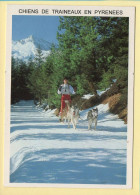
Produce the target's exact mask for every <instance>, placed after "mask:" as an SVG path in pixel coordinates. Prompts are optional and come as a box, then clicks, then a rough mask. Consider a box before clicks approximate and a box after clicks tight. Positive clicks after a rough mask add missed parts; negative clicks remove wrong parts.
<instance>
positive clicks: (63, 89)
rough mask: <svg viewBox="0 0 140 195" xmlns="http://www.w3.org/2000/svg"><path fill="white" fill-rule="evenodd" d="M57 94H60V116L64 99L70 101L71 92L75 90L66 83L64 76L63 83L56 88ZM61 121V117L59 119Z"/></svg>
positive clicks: (63, 106) (64, 104)
mask: <svg viewBox="0 0 140 195" xmlns="http://www.w3.org/2000/svg"><path fill="white" fill-rule="evenodd" d="M58 94H61V95H62V96H61V108H60V113H59V114H60V117H61V114H62V112H63V110H64V108H65V106H66V103H65V100H68V101H69V102H70V103H71V96H70V95H71V94H75V91H74V89H73V87H72V86H71V85H69V84H68V79H67V78H64V84H62V85H60V87H59V89H58ZM60 121H61V119H60Z"/></svg>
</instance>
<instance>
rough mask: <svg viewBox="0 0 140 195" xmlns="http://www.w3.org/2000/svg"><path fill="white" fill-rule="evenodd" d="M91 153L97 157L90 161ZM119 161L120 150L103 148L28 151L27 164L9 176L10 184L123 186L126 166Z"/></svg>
mask: <svg viewBox="0 0 140 195" xmlns="http://www.w3.org/2000/svg"><path fill="white" fill-rule="evenodd" d="M91 153H92V154H100V155H98V156H96V155H95V158H93V157H92V154H91ZM106 153H107V156H106V157H104V154H106ZM33 155H34V156H35V158H34V157H33ZM118 158H123V154H122V153H121V150H120V153H117V150H106V149H103V148H100V149H97V148H96V149H48V150H47V149H46V150H41V151H36V152H34V153H33V154H32V153H31V152H30V151H29V153H28V154H26V156H25V157H24V159H26V161H25V162H24V163H23V164H22V165H21V166H20V167H19V168H18V169H17V170H16V171H15V172H14V173H13V174H12V175H11V176H10V182H11V183H58V184H60V183H63V184H120V185H123V184H126V164H124V163H121V162H120V160H117V159H118ZM40 159H42V160H40Z"/></svg>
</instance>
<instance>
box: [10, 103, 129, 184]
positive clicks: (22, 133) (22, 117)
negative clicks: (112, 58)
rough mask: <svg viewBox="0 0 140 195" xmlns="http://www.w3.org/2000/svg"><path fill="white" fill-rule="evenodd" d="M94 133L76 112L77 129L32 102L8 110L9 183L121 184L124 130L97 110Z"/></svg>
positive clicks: (102, 109) (104, 108)
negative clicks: (9, 127) (9, 121)
mask: <svg viewBox="0 0 140 195" xmlns="http://www.w3.org/2000/svg"><path fill="white" fill-rule="evenodd" d="M98 109H99V118H98V125H97V130H96V131H95V130H92V131H88V127H87V121H86V114H87V112H88V110H89V109H88V110H84V111H81V113H80V115H81V118H82V119H80V120H79V123H78V126H77V130H73V128H72V126H71V127H70V128H67V124H63V123H59V122H58V118H57V117H56V116H55V115H54V110H52V111H51V110H48V111H47V112H43V111H42V110H41V109H39V108H36V107H35V106H34V105H33V102H32V101H21V102H19V103H17V104H15V105H14V106H12V108H11V140H10V141H11V147H10V148H11V151H10V155H11V160H10V171H11V176H10V182H12V183H64V184H120V185H122V184H126V153H127V151H126V149H127V125H125V124H124V123H123V121H122V120H120V119H119V118H118V117H117V116H116V115H113V114H111V113H109V112H108V105H103V104H101V105H99V106H98Z"/></svg>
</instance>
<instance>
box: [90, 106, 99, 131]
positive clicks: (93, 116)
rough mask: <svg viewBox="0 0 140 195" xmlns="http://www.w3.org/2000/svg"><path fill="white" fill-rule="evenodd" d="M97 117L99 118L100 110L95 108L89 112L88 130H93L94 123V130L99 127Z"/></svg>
mask: <svg viewBox="0 0 140 195" xmlns="http://www.w3.org/2000/svg"><path fill="white" fill-rule="evenodd" d="M97 117H98V108H94V109H92V110H89V111H88V114H87V120H88V130H91V127H92V123H93V122H94V124H95V125H94V130H96V126H97Z"/></svg>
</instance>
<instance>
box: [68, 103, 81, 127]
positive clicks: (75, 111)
mask: <svg viewBox="0 0 140 195" xmlns="http://www.w3.org/2000/svg"><path fill="white" fill-rule="evenodd" d="M67 116H68V119H69V120H68V127H69V126H70V121H71V123H72V125H73V128H74V129H76V125H77V123H78V120H79V108H78V107H77V106H72V107H71V108H70V110H69V111H68V113H67Z"/></svg>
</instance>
